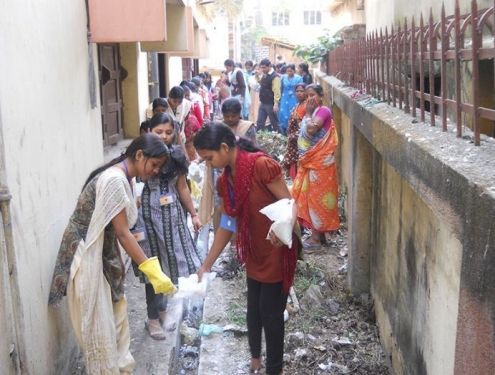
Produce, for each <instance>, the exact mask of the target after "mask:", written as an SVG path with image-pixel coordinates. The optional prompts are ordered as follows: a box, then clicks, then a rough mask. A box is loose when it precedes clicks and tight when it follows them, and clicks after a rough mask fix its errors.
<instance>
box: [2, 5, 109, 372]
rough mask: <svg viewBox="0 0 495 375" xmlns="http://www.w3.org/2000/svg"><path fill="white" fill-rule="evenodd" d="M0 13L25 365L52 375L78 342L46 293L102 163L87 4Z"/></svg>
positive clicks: (25, 7)
mask: <svg viewBox="0 0 495 375" xmlns="http://www.w3.org/2000/svg"><path fill="white" fill-rule="evenodd" d="M0 14H1V15H2V17H1V18H2V21H1V22H0V50H1V51H2V52H1V55H2V58H1V59H0V82H1V85H0V106H1V121H0V123H2V124H3V129H2V131H3V135H4V144H5V149H4V150H3V151H4V153H5V160H6V174H7V183H8V186H9V188H10V191H11V193H12V203H11V207H12V219H13V230H14V241H15V251H16V254H17V264H18V267H19V277H20V290H21V299H22V311H23V318H24V325H25V332H24V337H25V343H26V353H27V354H28V357H27V362H26V363H25V366H26V369H27V370H28V371H29V373H31V374H50V373H55V366H56V364H57V361H58V360H59V359H60V358H61V357H62V356H63V355H64V354H66V353H68V352H69V351H70V350H72V349H73V348H74V346H73V345H72V346H71V340H70V337H71V334H70V332H71V327H70V325H69V322H68V319H67V312H66V310H65V309H64V308H62V309H61V310H59V311H56V310H54V309H52V308H49V307H48V305H47V299H48V292H49V286H50V281H51V277H52V272H53V266H54V263H55V258H56V255H57V251H58V247H59V244H60V240H61V237H62V232H63V230H64V228H65V226H66V224H67V221H68V218H69V216H70V214H71V213H72V210H73V208H74V206H75V203H76V199H77V196H78V194H79V192H80V190H81V187H82V184H83V182H84V180H85V178H86V177H87V175H88V173H89V172H90V170H91V169H92V168H94V167H96V166H97V165H98V164H100V163H101V162H102V160H103V147H102V134H101V118H100V109H99V108H95V109H91V105H90V94H89V78H88V70H89V69H88V66H89V60H88V45H87V31H86V10H85V4H84V2H83V1H65V0H51V1H34V2H33V1H27V0H16V1H2V2H0ZM93 52H94V56H95V65H96V66H97V62H96V49H93ZM97 79H98V78H97V75H96V80H97ZM96 85H98V81H96ZM96 98H97V101H98V102H99V94H98V92H96ZM2 303H3V302H2ZM21 318H22V317H21ZM62 339H63V340H64V341H63V342H62V341H61V340H62ZM72 343H73V341H72ZM0 372H1V371H0Z"/></svg>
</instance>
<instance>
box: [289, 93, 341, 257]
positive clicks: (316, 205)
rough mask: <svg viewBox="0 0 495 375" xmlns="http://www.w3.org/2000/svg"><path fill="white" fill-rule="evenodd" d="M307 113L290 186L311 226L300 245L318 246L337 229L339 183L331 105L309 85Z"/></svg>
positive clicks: (306, 223)
mask: <svg viewBox="0 0 495 375" xmlns="http://www.w3.org/2000/svg"><path fill="white" fill-rule="evenodd" d="M306 93H307V95H308V99H307V104H306V116H305V117H304V119H303V121H302V123H301V130H300V133H299V139H298V141H297V145H298V148H299V164H298V170H297V176H296V179H295V180H294V186H293V188H292V196H293V197H294V199H295V201H296V204H297V212H298V217H299V220H300V221H301V222H302V223H303V225H304V226H306V227H309V228H311V238H309V239H308V240H306V241H305V243H304V244H303V246H304V247H305V248H311V247H315V246H320V245H321V242H322V236H323V235H324V233H325V232H329V231H334V230H337V229H339V227H340V222H339V208H338V196H339V185H338V179H337V166H336V163H335V151H336V149H337V145H338V138H337V131H336V129H335V125H334V123H333V121H332V112H331V110H330V108H328V107H325V106H324V105H323V104H322V99H323V89H322V88H321V86H320V85H316V84H315V85H309V86H308V87H307V88H306Z"/></svg>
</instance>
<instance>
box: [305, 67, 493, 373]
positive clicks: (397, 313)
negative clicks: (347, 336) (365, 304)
mask: <svg viewBox="0 0 495 375" xmlns="http://www.w3.org/2000/svg"><path fill="white" fill-rule="evenodd" d="M315 76H316V77H317V79H318V81H319V82H320V84H321V85H322V86H323V88H324V90H325V93H326V95H325V97H326V98H327V100H328V101H330V100H331V101H332V104H333V112H334V114H335V122H336V125H337V128H338V130H339V135H340V146H339V147H340V150H339V153H338V158H337V160H338V162H339V171H340V177H341V178H340V181H341V191H343V192H344V193H345V195H346V203H345V208H346V216H347V220H348V226H349V236H348V238H349V244H348V247H349V265H348V282H349V286H350V289H351V291H352V292H353V293H354V294H356V295H359V294H361V293H371V295H372V297H373V301H374V307H375V312H376V318H377V322H378V325H379V328H380V335H381V340H382V343H383V344H384V347H385V349H386V350H387V351H388V353H389V354H390V356H391V360H392V365H393V369H394V372H395V373H397V374H412V375H424V374H428V375H437V374H442V375H444V374H445V375H454V374H455V375H461V374H462V375H465V374H488V373H491V372H492V371H493V368H495V236H493V233H495V222H494V221H493V217H495V165H494V163H495V162H494V160H495V139H493V138H484V139H483V140H482V142H481V146H479V147H476V146H474V145H473V144H472V143H470V141H469V139H462V138H456V136H455V129H454V128H453V127H452V129H450V130H449V131H448V132H443V131H442V130H441V129H439V128H438V127H431V126H430V125H428V124H425V123H421V122H417V121H416V120H415V121H413V119H412V117H410V116H409V115H406V114H404V113H403V112H402V111H401V110H399V109H398V108H393V107H392V106H389V105H387V104H386V103H380V102H378V101H374V100H370V99H369V97H366V96H364V95H361V96H360V95H359V93H358V92H357V90H355V89H353V88H351V87H348V86H344V85H343V83H342V82H340V81H339V80H338V79H336V78H335V77H328V76H325V75H323V74H321V73H319V72H316V74H315ZM329 105H331V104H330V103H329Z"/></svg>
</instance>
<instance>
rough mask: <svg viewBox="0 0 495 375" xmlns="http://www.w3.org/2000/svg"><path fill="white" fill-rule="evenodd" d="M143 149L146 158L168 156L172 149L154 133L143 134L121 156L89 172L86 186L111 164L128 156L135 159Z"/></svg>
mask: <svg viewBox="0 0 495 375" xmlns="http://www.w3.org/2000/svg"><path fill="white" fill-rule="evenodd" d="M139 150H141V151H143V154H144V156H145V157H146V158H159V157H162V156H168V155H169V153H170V151H169V149H168V147H167V146H166V145H165V143H163V141H162V140H161V139H160V138H159V137H157V136H156V135H154V134H143V135H142V136H140V137H137V138H136V139H134V140H133V141H132V142H131V144H130V145H129V146H127V149H126V150H125V152H124V153H123V154H122V155H120V156H119V157H117V158H115V159H113V160H111V161H109V162H108V163H106V164H104V165H102V166H101V167H99V168H96V169H95V170H94V171H93V172H91V173H90V174H89V177H88V179H87V180H86V182H85V183H84V186H83V189H84V187H86V185H87V184H88V183H89V182H90V181H91V180H92V179H93V178H94V177H95V176H96V175H98V174H100V173H101V172H103V171H105V170H106V169H108V168H110V167H111V166H113V165H115V164H118V163H120V162H122V161H124V160H125V159H127V158H132V159H134V158H135V157H136V154H137V152H138V151H139Z"/></svg>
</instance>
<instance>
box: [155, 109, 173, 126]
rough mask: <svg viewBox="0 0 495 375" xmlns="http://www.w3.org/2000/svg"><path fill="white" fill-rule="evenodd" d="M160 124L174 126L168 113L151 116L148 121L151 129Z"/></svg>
mask: <svg viewBox="0 0 495 375" xmlns="http://www.w3.org/2000/svg"><path fill="white" fill-rule="evenodd" d="M161 124H172V126H174V120H173V119H172V116H170V115H169V114H168V113H164V112H160V113H157V114H155V115H153V117H152V118H151V119H150V124H149V128H150V129H153V128H154V127H156V126H158V125H161Z"/></svg>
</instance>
